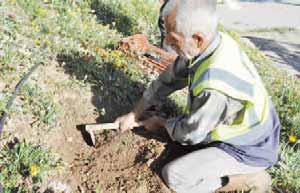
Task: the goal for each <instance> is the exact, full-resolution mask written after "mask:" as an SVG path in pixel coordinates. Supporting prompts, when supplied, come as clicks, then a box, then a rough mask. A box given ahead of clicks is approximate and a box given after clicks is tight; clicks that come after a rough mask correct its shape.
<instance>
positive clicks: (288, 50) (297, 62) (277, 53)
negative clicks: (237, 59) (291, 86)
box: [218, 2, 300, 76]
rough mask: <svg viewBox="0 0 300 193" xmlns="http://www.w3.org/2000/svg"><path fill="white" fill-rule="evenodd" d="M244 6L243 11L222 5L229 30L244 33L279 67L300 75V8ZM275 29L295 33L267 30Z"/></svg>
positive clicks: (271, 4)
mask: <svg viewBox="0 0 300 193" xmlns="http://www.w3.org/2000/svg"><path fill="white" fill-rule="evenodd" d="M240 5H241V7H242V8H241V9H240V10H230V9H228V8H227V7H226V6H224V5H222V6H219V8H218V10H219V14H220V19H221V21H222V23H223V24H224V25H225V26H226V27H227V28H233V29H237V30H239V31H242V34H244V37H245V38H247V39H249V40H250V41H251V42H252V43H254V44H255V45H256V46H257V47H258V48H259V49H260V50H261V51H263V52H264V53H265V54H266V55H268V56H269V57H270V58H271V59H272V60H273V62H274V65H275V66H276V67H278V68H284V69H285V70H287V71H288V73H289V74H290V75H294V74H297V75H299V76H300V6H294V5H291V4H280V3H249V2H248V3H240ZM271 28H293V29H294V30H265V29H271ZM249 31H252V32H249ZM255 31H256V32H255ZM263 31H265V32H263Z"/></svg>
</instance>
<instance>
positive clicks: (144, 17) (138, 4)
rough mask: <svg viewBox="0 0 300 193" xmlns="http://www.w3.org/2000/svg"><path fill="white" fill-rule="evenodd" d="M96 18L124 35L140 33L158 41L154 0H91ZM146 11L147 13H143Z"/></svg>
mask: <svg viewBox="0 0 300 193" xmlns="http://www.w3.org/2000/svg"><path fill="white" fill-rule="evenodd" d="M92 8H93V9H94V10H95V11H96V14H97V17H98V19H99V20H100V21H101V22H102V23H104V24H109V25H110V26H111V27H113V28H116V29H118V31H119V32H121V33H123V34H124V35H133V34H136V33H142V34H145V35H147V36H148V38H149V39H150V41H152V42H154V43H157V42H158V35H159V33H158V27H157V18H158V13H159V12H158V8H159V1H156V0H146V1H145V0H93V1H92ZM145 13H147V14H145Z"/></svg>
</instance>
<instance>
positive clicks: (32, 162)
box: [0, 141, 61, 193]
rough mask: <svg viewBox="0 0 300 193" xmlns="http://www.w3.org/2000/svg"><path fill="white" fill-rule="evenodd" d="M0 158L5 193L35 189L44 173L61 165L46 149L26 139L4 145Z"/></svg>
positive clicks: (0, 176)
mask: <svg viewBox="0 0 300 193" xmlns="http://www.w3.org/2000/svg"><path fill="white" fill-rule="evenodd" d="M0 158H1V159H0V181H1V183H2V185H3V187H4V192H7V193H8V192H13V191H17V192H29V191H33V190H37V189H38V188H39V183H41V182H42V176H43V175H44V173H45V172H47V171H50V170H53V169H56V168H58V167H59V166H61V161H60V160H59V159H57V158H55V156H54V155H52V154H51V153H50V152H49V151H48V150H45V149H43V148H42V147H40V146H37V145H33V144H31V143H28V142H26V141H22V142H18V143H16V144H14V145H13V146H12V145H6V146H5V147H4V148H3V149H2V150H1V151H0Z"/></svg>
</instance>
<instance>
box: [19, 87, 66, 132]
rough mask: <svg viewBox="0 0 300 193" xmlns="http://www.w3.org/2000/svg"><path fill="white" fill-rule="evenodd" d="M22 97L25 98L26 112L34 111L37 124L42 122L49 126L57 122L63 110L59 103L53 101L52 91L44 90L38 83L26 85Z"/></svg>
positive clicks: (24, 106) (24, 108)
mask: <svg viewBox="0 0 300 193" xmlns="http://www.w3.org/2000/svg"><path fill="white" fill-rule="evenodd" d="M21 99H22V100H23V111H24V113H32V114H33V115H34V116H35V118H36V121H35V124H36V125H37V126H40V125H41V124H42V123H43V124H46V125H47V126H49V127H53V126H55V124H56V120H57V118H58V116H59V115H60V114H61V111H60V110H59V108H58V105H57V104H56V103H54V102H53V100H52V96H51V94H50V93H47V92H43V91H42V89H41V88H40V87H39V86H38V85H36V84H35V85H29V84H27V85H25V86H24V88H23V89H22V94H21Z"/></svg>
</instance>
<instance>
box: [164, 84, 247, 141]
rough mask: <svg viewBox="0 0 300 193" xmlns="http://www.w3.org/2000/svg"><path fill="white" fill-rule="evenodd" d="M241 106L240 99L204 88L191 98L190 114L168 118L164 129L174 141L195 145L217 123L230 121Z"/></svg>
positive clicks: (204, 137) (203, 138)
mask: <svg viewBox="0 0 300 193" xmlns="http://www.w3.org/2000/svg"><path fill="white" fill-rule="evenodd" d="M242 108H243V105H242V103H241V102H240V101H237V100H234V99H232V98H229V97H227V96H225V95H223V94H222V93H220V92H218V91H214V90H204V91H203V92H202V93H201V94H200V95H199V96H198V97H196V98H194V99H193V101H192V109H191V112H190V114H189V115H184V116H179V117H176V118H172V119H169V120H168V121H167V124H166V129H167V131H168V133H169V135H170V137H171V138H172V139H173V140H174V141H178V142H180V143H181V144H183V145H195V144H198V143H201V142H202V141H203V140H205V139H206V137H207V135H208V134H209V133H210V132H211V131H212V130H213V129H214V128H216V126H217V125H218V124H220V123H222V122H226V121H229V122H230V119H232V117H234V116H235V115H236V114H237V113H238V112H239V111H241V110H242Z"/></svg>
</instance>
